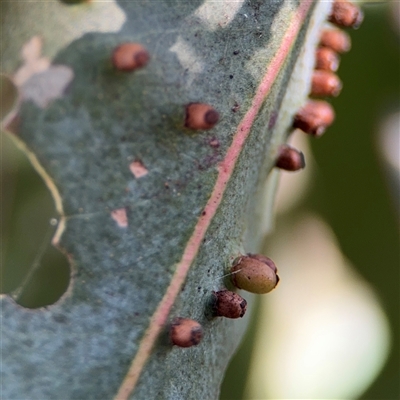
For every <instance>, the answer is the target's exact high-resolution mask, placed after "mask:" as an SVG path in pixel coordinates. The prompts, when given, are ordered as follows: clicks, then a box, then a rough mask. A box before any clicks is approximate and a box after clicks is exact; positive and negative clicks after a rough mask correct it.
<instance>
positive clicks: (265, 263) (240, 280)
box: [231, 254, 279, 294]
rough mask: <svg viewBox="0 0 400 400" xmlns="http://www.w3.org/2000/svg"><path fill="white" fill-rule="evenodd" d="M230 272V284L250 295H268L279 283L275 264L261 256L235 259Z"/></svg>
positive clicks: (252, 255)
mask: <svg viewBox="0 0 400 400" xmlns="http://www.w3.org/2000/svg"><path fill="white" fill-rule="evenodd" d="M231 271H232V283H233V284H234V285H235V286H236V287H237V288H239V289H244V290H247V291H248V292H251V293H258V294H263V293H268V292H270V291H271V290H272V289H274V288H275V287H276V285H277V283H278V281H279V277H278V275H276V266H275V263H274V262H273V261H272V260H271V259H270V258H268V257H265V256H261V255H260V256H258V255H256V254H251V255H247V256H241V257H239V258H237V259H236V260H235V261H234V264H233V266H232V269H231Z"/></svg>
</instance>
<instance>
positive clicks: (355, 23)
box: [328, 0, 364, 29]
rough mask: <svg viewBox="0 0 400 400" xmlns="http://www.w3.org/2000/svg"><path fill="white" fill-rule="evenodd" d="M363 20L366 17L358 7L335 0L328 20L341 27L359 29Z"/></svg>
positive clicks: (344, 1) (343, 0)
mask: <svg viewBox="0 0 400 400" xmlns="http://www.w3.org/2000/svg"><path fill="white" fill-rule="evenodd" d="M363 19H364V15H363V13H362V11H361V9H360V8H359V7H358V6H356V5H355V4H353V3H351V2H350V1H347V0H335V1H334V2H333V5H332V11H331V15H330V16H329V19H328V20H329V22H332V23H333V24H335V25H337V26H340V27H344V28H354V29H357V28H358V27H359V26H360V25H361V22H362V21H363Z"/></svg>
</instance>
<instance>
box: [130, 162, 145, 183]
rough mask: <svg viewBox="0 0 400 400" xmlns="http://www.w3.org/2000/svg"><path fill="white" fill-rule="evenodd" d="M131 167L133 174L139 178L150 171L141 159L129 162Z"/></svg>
mask: <svg viewBox="0 0 400 400" xmlns="http://www.w3.org/2000/svg"><path fill="white" fill-rule="evenodd" d="M129 169H130V170H131V172H132V174H133V176H134V177H135V178H136V179H139V178H141V177H143V176H145V175H147V174H148V173H149V171H148V170H147V168H146V167H145V166H144V164H143V163H142V162H141V161H140V160H136V161H133V162H131V163H130V164H129Z"/></svg>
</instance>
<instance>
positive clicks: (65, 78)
mask: <svg viewBox="0 0 400 400" xmlns="http://www.w3.org/2000/svg"><path fill="white" fill-rule="evenodd" d="M73 77H74V73H73V72H72V69H71V68H69V67H67V66H65V65H55V66H52V67H50V68H49V69H48V70H46V71H44V72H42V73H40V74H35V75H34V76H32V77H31V79H29V80H28V81H27V82H26V83H25V84H24V85H23V86H22V87H21V91H22V96H23V98H24V99H27V100H28V99H29V100H32V101H34V102H35V103H36V105H37V106H39V107H40V108H46V107H47V106H48V105H49V103H50V102H51V101H52V100H55V99H58V98H60V97H62V95H63V94H64V91H65V88H66V87H67V86H68V84H69V83H70V82H71V81H72V79H73Z"/></svg>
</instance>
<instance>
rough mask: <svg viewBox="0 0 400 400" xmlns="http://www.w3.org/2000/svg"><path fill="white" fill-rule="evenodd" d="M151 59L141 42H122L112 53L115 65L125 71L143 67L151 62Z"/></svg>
mask: <svg viewBox="0 0 400 400" xmlns="http://www.w3.org/2000/svg"><path fill="white" fill-rule="evenodd" d="M149 59H150V56H149V53H148V52H147V50H146V49H145V48H144V47H143V46H142V45H141V44H139V43H123V44H120V45H119V46H118V47H117V48H116V49H115V50H114V52H113V55H112V62H113V65H114V67H115V68H116V69H118V70H119V71H125V72H130V71H134V70H136V69H139V68H143V67H144V66H145V65H146V64H147V63H148V62H149Z"/></svg>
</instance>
